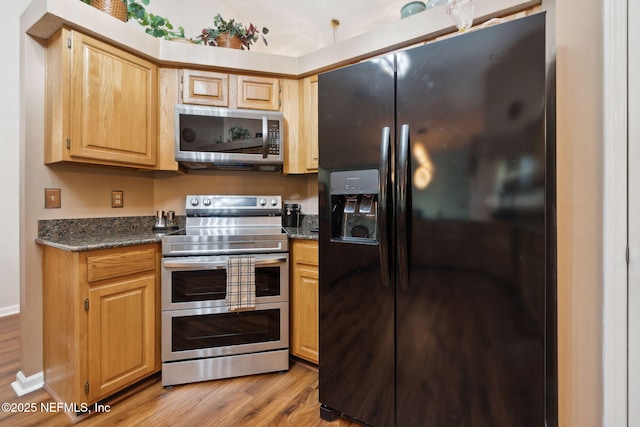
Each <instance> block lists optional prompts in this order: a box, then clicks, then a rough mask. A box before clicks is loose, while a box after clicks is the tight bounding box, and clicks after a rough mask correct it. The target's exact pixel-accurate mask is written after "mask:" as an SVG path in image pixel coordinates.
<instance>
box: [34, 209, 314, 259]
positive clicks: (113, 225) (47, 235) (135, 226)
mask: <svg viewBox="0 0 640 427" xmlns="http://www.w3.org/2000/svg"><path fill="white" fill-rule="evenodd" d="M177 219H178V225H179V226H180V227H184V221H185V218H184V217H181V216H177ZM154 221H155V218H154V217H153V216H138V217H112V218H78V219H52V220H40V221H38V238H37V239H36V243H38V244H41V245H47V246H53V247H55V248H58V249H63V250H67V251H72V252H80V251H90V250H95V249H109V248H117V247H124V246H133V245H142V244H147V243H159V242H160V241H161V239H162V236H163V235H164V234H165V233H154V232H153V224H154ZM317 226H318V216H317V215H305V216H303V219H302V223H301V224H300V227H285V231H286V232H287V234H288V235H289V238H291V239H305V240H317V239H318V233H317V231H313V230H314V229H315V230H317Z"/></svg>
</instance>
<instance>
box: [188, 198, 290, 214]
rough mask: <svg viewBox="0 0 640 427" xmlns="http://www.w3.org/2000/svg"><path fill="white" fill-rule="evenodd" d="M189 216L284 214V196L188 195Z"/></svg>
mask: <svg viewBox="0 0 640 427" xmlns="http://www.w3.org/2000/svg"><path fill="white" fill-rule="evenodd" d="M185 210H186V212H187V216H267V215H269V216H274V215H281V214H282V196H224V195H206V194H205V195H188V196H187V198H186V206H185Z"/></svg>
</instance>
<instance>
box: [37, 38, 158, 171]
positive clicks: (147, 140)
mask: <svg viewBox="0 0 640 427" xmlns="http://www.w3.org/2000/svg"><path fill="white" fill-rule="evenodd" d="M72 34H73V37H72V43H71V46H72V54H71V57H72V58H71V114H70V134H71V139H70V144H68V145H69V146H70V156H71V158H72V160H75V159H76V158H81V159H93V160H98V161H104V162H105V163H109V164H128V165H143V166H153V165H154V164H155V163H156V106H157V102H156V100H157V68H156V66H155V65H154V64H153V63H151V62H149V61H146V60H143V59H141V58H139V57H137V56H134V55H131V54H129V53H127V52H124V51H122V50H120V49H116V48H114V47H112V46H110V45H108V44H105V43H102V42H100V41H98V40H95V39H92V38H91V37H87V36H85V35H83V34H80V33H78V32H75V31H73V32H72ZM49 72H53V70H49ZM80 161H82V160H80Z"/></svg>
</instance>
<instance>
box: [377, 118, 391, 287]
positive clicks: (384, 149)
mask: <svg viewBox="0 0 640 427" xmlns="http://www.w3.org/2000/svg"><path fill="white" fill-rule="evenodd" d="M390 147H391V128H389V127H388V126H385V127H383V128H382V140H381V142H380V178H379V185H380V189H379V191H380V192H379V200H378V236H379V239H380V245H379V247H380V269H381V273H382V284H383V285H384V286H390V285H391V273H390V271H389V221H388V218H387V212H388V207H389V205H388V194H387V193H388V191H389V179H390V174H389V170H390V165H389V161H390V156H389V151H390Z"/></svg>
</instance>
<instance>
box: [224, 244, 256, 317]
mask: <svg viewBox="0 0 640 427" xmlns="http://www.w3.org/2000/svg"><path fill="white" fill-rule="evenodd" d="M225 302H226V303H227V309H228V310H229V311H233V310H246V309H251V308H255V306H256V263H255V259H254V258H253V257H251V256H230V257H229V259H228V260H227V296H226V298H225Z"/></svg>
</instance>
